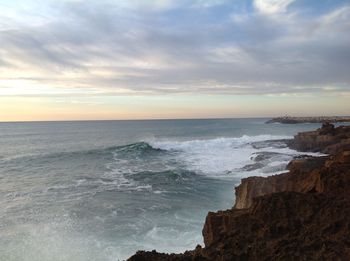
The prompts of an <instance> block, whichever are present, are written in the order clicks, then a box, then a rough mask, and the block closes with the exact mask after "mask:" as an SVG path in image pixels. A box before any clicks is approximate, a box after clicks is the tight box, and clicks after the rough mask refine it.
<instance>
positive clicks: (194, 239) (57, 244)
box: [0, 119, 320, 261]
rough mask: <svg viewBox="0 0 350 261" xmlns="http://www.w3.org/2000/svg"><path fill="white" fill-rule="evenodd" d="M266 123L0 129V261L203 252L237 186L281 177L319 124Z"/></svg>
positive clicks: (168, 122) (93, 123)
mask: <svg viewBox="0 0 350 261" xmlns="http://www.w3.org/2000/svg"><path fill="white" fill-rule="evenodd" d="M265 120H266V119H218V120H154V121H87V122H32V123H0V260H1V261H12V260H16V261H17V260H21V261H22V260H23V261H41V260H43V261H47V260H50V261H51V260H52V261H55V260H74V261H80V260H81V261H87V260H93V261H100V260H101V261H102V260H103V261H107V260H124V259H125V258H127V257H128V256H130V255H132V254H133V253H135V251H136V250H141V249H145V250H152V249H157V250H158V251H163V252H181V251H183V250H186V249H191V248H194V247H195V246H196V245H197V244H202V242H203V239H202V235H201V230H202V227H203V223H204V219H205V216H206V214H207V212H208V211H216V210H219V209H227V208H231V207H232V205H233V202H234V189H233V188H234V186H235V185H238V184H239V182H240V179H241V178H243V177H248V176H252V175H260V176H268V175H272V174H275V173H280V172H282V171H284V170H285V167H286V164H287V163H288V162H289V161H290V160H291V159H292V157H293V156H295V155H298V154H300V153H298V152H296V151H293V150H290V149H288V148H287V147H286V146H284V144H283V143H281V142H265V141H267V140H279V139H285V138H291V137H292V136H293V135H295V134H296V133H297V132H299V131H306V130H313V129H315V128H318V127H319V126H320V125H319V124H297V125H282V124H268V125H267V124H264V122H265Z"/></svg>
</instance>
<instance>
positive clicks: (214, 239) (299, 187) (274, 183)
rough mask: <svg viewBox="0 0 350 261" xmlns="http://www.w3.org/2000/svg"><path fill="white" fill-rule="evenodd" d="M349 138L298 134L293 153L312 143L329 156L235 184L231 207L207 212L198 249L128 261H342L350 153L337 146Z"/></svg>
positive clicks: (348, 237)
mask: <svg viewBox="0 0 350 261" xmlns="http://www.w3.org/2000/svg"><path fill="white" fill-rule="evenodd" d="M349 134H350V129H349V127H338V128H332V127H331V126H326V125H325V126H323V127H322V128H321V129H319V130H317V131H316V132H310V133H307V134H305V133H304V134H298V135H297V136H296V138H295V140H294V142H295V144H297V145H298V146H300V147H302V148H305V147H308V148H309V146H308V142H312V143H313V144H314V145H317V146H318V148H319V149H320V150H321V151H332V152H333V151H334V152H335V153H334V154H332V155H329V156H323V157H302V158H298V159H295V160H293V161H291V162H290V164H289V165H288V170H289V172H287V173H284V174H280V175H275V176H271V177H266V178H263V177H250V178H246V179H243V180H242V183H241V185H239V186H238V187H237V188H236V204H235V207H233V208H232V209H229V210H225V211H218V212H216V213H214V212H209V213H208V215H207V217H206V220H205V225H204V228H203V237H204V243H205V247H203V248H202V247H200V246H198V247H197V248H196V249H195V250H193V251H187V252H185V253H183V254H160V253H157V252H155V251H154V252H138V253H136V254H135V255H134V256H133V257H131V258H130V260H170V261H172V260H223V261H224V260H225V261H226V260H247V261H250V260H254V261H255V260H266V261H267V260H344V261H345V260H350V150H346V149H345V148H346V147H344V146H343V144H342V143H344V140H347V139H348V137H349V136H348V135H349ZM317 135H319V136H327V138H324V137H322V138H319V137H317ZM311 136H312V137H313V138H309V137H311ZM328 136H329V137H333V138H332V139H331V138H329V137H328ZM325 141H327V142H325ZM334 148H335V149H334Z"/></svg>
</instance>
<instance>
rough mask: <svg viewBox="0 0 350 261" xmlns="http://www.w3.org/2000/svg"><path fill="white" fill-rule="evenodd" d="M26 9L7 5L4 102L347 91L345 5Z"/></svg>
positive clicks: (349, 22)
mask: <svg viewBox="0 0 350 261" xmlns="http://www.w3.org/2000/svg"><path fill="white" fill-rule="evenodd" d="M29 2H32V5H31V4H30V3H28V2H27V3H26V4H21V3H20V1H18V2H17V3H15V4H11V3H10V2H9V3H8V4H3V6H2V7H4V9H2V10H4V11H2V12H1V14H0V42H1V45H0V79H1V80H2V81H0V95H6V93H7V94H8V93H9V91H8V88H13V90H15V91H12V94H13V95H27V94H31V95H33V88H34V87H33V86H35V88H34V89H35V92H34V94H35V93H37V94H38V95H39V93H40V90H42V91H43V94H45V95H53V96H54V95H69V94H72V95H76V94H77V93H81V94H84V95H87V94H89V95H101V93H104V94H106V95H121V94H131V95H133V94H143V95H152V94H169V93H170V94H171V93H211V94H218V93H219V94H226V93H230V94H236V95H252V94H259V95H260V94H266V95H268V94H278V93H287V94H288V93H290V94H295V93H325V94H327V93H329V92H330V91H332V92H334V93H343V92H347V91H348V90H349V89H350V87H349V84H350V75H349V73H348V68H349V66H350V48H349V46H350V6H349V4H348V3H346V2H343V3H339V2H337V5H334V6H332V7H331V8H329V7H328V9H327V10H326V11H324V10H322V12H321V11H320V12H316V11H315V10H314V11H315V12H312V13H311V12H306V10H310V8H313V9H317V8H319V7H318V6H317V5H315V6H308V5H307V3H306V2H305V3H302V2H303V1H292V0H280V1H276V0H255V1H253V2H250V3H249V4H246V2H245V1H238V0H237V1H223V0H217V1H209V0H197V1H186V0H180V1H174V0H166V1H158V0H153V1H142V0H132V1H130V0H129V1H106V0H102V1H98V2H97V1H92V0H88V1H79V0H75V1H73V0H66V1H35V2H34V1H29ZM5 3H6V2H5ZM319 5H321V4H319ZM38 6H40V8H39V9H36V8H37V7H38ZM5 7H6V8H5ZM292 7H293V8H292ZM290 9H291V10H290ZM22 12H23V13H22ZM23 17H25V19H23ZM325 86H328V89H327V88H325ZM339 86H341V88H339ZM5 87H6V90H5ZM329 87H331V89H329ZM21 90H23V91H21ZM29 90H30V91H29Z"/></svg>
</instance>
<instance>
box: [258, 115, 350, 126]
mask: <svg viewBox="0 0 350 261" xmlns="http://www.w3.org/2000/svg"><path fill="white" fill-rule="evenodd" d="M338 122H350V117H349V116H318V117H290V116H284V117H276V118H272V119H270V120H268V121H266V122H265V123H267V124H269V123H282V124H298V123H338Z"/></svg>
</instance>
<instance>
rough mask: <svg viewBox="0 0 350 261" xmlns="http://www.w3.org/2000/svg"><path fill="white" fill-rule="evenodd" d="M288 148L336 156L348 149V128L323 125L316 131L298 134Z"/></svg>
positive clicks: (349, 143) (349, 130) (349, 134)
mask: <svg viewBox="0 0 350 261" xmlns="http://www.w3.org/2000/svg"><path fill="white" fill-rule="evenodd" d="M289 146H290V147H291V148H293V149H296V150H299V151H312V152H324V153H329V154H336V153H338V152H340V151H343V150H346V149H349V148H350V126H340V127H337V128H334V126H333V125H332V124H323V125H322V127H321V128H320V129H318V130H316V131H309V132H301V133H298V134H297V135H296V136H294V139H293V140H292V141H291V142H290V143H289Z"/></svg>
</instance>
